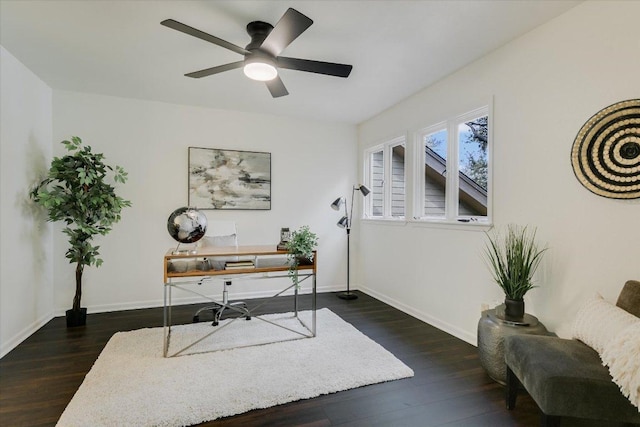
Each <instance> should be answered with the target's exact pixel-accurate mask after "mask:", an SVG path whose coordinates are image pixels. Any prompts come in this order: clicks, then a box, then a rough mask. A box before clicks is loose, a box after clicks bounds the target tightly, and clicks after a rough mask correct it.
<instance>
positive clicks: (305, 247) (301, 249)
mask: <svg viewBox="0 0 640 427" xmlns="http://www.w3.org/2000/svg"><path fill="white" fill-rule="evenodd" d="M317 246H318V236H316V234H315V233H313V232H312V231H311V230H310V229H309V226H308V225H304V226H302V227H300V229H298V230H294V231H293V233H291V238H290V239H289V241H288V242H287V244H286V248H287V251H288V252H289V253H288V254H287V258H288V260H289V277H290V278H291V280H292V281H293V283H294V284H295V285H296V286H298V266H299V265H304V264H305V263H310V262H312V261H313V255H314V253H313V251H314V250H315V249H316V247H317Z"/></svg>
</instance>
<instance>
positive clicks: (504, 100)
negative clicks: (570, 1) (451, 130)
mask: <svg viewBox="0 0 640 427" xmlns="http://www.w3.org/2000/svg"><path fill="white" fill-rule="evenodd" d="M638 16H640V2H624V1H623V2H611V1H607V2H595V1H590V2H585V3H583V4H581V5H579V6H578V7H576V8H574V9H572V10H570V11H569V12H567V13H566V14H564V15H562V16H560V17H558V18H556V19H555V20H553V21H551V22H549V23H547V24H545V25H543V26H541V27H539V28H537V29H536V30H534V31H532V32H530V33H528V34H526V35H524V36H523V37H521V38H519V39H517V40H515V41H513V42H511V43H509V44H508V45H506V46H504V47H502V48H501V49H498V50H497V51H495V52H493V53H492V54H490V55H488V56H486V57H483V58H482V59H481V60H479V61H477V62H475V63H473V64H470V65H469V66H467V67H465V68H463V69H461V70H459V71H458V72H457V73H455V74H453V75H451V76H449V77H447V78H445V79H443V80H442V81H440V82H438V83H437V84H435V85H433V86H431V87H429V88H426V89H425V90H423V91H421V92H420V93H418V94H416V95H414V96H412V97H411V98H409V99H407V100H405V101H403V102H401V103H400V104H398V105H396V106H394V107H393V108H391V109H389V110H388V111H385V112H384V113H382V114H380V115H379V116H377V117H375V118H373V119H371V120H369V121H367V122H365V123H363V124H361V126H360V127H359V145H360V163H362V151H363V150H364V149H365V148H366V147H369V146H372V145H374V144H375V143H378V142H380V140H381V139H384V138H386V137H392V136H396V135H399V134H403V133H405V132H412V131H415V130H416V129H419V128H420V127H424V126H427V125H430V124H434V123H437V122H439V121H441V120H443V119H444V118H446V117H450V116H453V115H457V114H460V113H464V112H466V111H469V110H471V109H473V108H476V107H479V106H481V105H483V104H484V103H486V102H487V100H489V99H490V98H491V97H493V100H494V115H493V124H494V127H493V137H494V163H495V169H494V174H493V179H494V196H495V197H494V204H493V206H494V213H495V214H494V224H495V225H496V226H498V227H504V226H505V225H506V224H508V223H518V224H530V225H532V226H536V227H538V235H539V239H540V241H541V242H546V243H547V244H548V246H549V247H550V250H549V252H548V253H547V255H546V256H545V259H544V262H543V265H542V267H541V271H540V272H539V273H540V274H538V282H539V284H540V288H539V289H534V290H532V291H531V292H530V293H529V294H527V296H526V297H525V301H526V304H527V311H528V312H530V313H533V314H535V315H537V316H538V317H539V318H540V320H541V321H542V322H543V323H545V325H546V326H547V327H548V328H549V329H551V330H556V329H557V328H558V327H559V326H560V325H562V324H563V323H564V322H565V320H568V319H570V318H571V316H572V315H573V314H574V313H575V310H576V305H577V304H579V302H580V300H581V299H582V298H584V297H585V296H588V295H591V294H593V293H594V292H600V293H601V294H602V295H603V296H604V297H605V298H606V299H608V300H609V301H612V302H614V301H615V299H616V298H617V295H618V292H619V291H620V288H621V286H622V285H623V283H624V281H626V280H627V279H631V278H635V279H640V229H639V228H638V220H639V219H640V201H639V200H627V201H620V200H612V199H606V198H603V197H599V196H596V195H594V194H592V193H590V192H589V191H588V190H587V189H585V188H584V187H582V185H581V184H580V183H579V182H578V181H577V179H576V178H575V177H574V174H573V171H572V167H571V162H570V152H571V146H572V144H573V140H574V138H575V136H576V134H577V132H578V130H579V129H580V127H581V126H582V125H583V124H584V122H586V121H587V120H588V119H589V118H590V117H591V116H592V115H593V114H595V113H596V112H597V111H598V110H600V109H602V108H604V107H606V106H608V105H610V104H613V103H615V102H618V101H622V100H625V99H631V98H640V79H639V76H640V54H639V53H640V25H638V22H637V17H638ZM452 54H455V52H452ZM359 235H360V236H361V238H360V245H361V248H362V249H361V253H360V258H361V259H362V260H363V267H364V269H365V273H363V274H364V276H363V282H364V288H363V289H364V290H365V291H366V292H370V293H371V294H372V295H375V296H378V297H380V298H381V299H383V300H386V301H388V302H390V303H392V304H394V305H396V306H398V307H401V308H403V309H404V310H406V311H408V312H410V313H413V314H414V315H416V316H417V317H420V318H422V319H424V320H427V321H429V322H431V323H433V324H434V325H436V326H439V327H441V328H443V329H445V330H447V331H448V332H450V333H453V334H454V335H457V336H458V337H460V338H463V339H465V340H467V341H468V342H471V343H475V341H476V326H477V321H478V318H479V315H480V307H481V304H482V303H493V302H495V301H499V300H500V299H502V298H503V295H502V293H501V291H500V290H499V288H498V286H497V285H495V284H493V283H492V281H491V276H490V273H489V271H488V269H487V268H486V266H485V264H484V263H483V261H482V259H481V252H482V249H483V246H484V242H485V236H484V234H483V233H482V232H478V231H467V230H464V231H461V230H453V229H446V228H433V227H425V226H417V225H412V224H405V225H400V226H397V225H396V226H392V225H382V224H380V223H376V222H362V223H361V233H360V234H359Z"/></svg>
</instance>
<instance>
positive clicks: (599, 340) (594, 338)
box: [573, 294, 638, 354]
mask: <svg viewBox="0 0 640 427" xmlns="http://www.w3.org/2000/svg"><path fill="white" fill-rule="evenodd" d="M637 321H638V318H637V317H636V316H634V315H633V314H631V313H628V312H626V311H625V310H623V309H621V308H620V307H616V306H615V305H613V304H611V303H610V302H607V301H605V300H604V299H603V298H602V296H600V295H597V294H596V295H595V296H593V297H591V298H590V299H588V300H587V301H586V302H585V303H584V304H583V305H582V306H581V307H580V309H579V310H578V313H577V314H576V318H575V321H574V323H573V337H574V338H576V339H579V340H580V341H582V342H583V343H585V344H587V345H588V346H589V347H591V348H592V349H594V350H595V351H597V352H598V354H602V352H603V351H604V349H605V347H606V346H607V343H608V342H609V341H610V340H611V339H612V338H613V337H615V336H617V335H618V334H619V333H620V332H621V331H622V330H623V329H625V328H627V327H629V326H631V325H632V324H633V323H635V322H637Z"/></svg>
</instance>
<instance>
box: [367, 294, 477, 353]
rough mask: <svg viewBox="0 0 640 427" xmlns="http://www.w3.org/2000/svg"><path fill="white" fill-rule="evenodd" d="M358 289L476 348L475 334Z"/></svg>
mask: <svg viewBox="0 0 640 427" xmlns="http://www.w3.org/2000/svg"><path fill="white" fill-rule="evenodd" d="M358 289H359V290H360V291H361V292H364V293H365V294H367V295H370V296H372V297H374V298H375V299H378V300H380V301H382V302H384V303H386V304H389V305H390V306H392V307H395V308H397V309H398V310H401V311H403V312H404V313H407V314H409V315H411V316H413V317H415V318H416V319H418V320H422V321H423V322H425V323H428V324H430V325H431V326H434V327H436V328H438V329H440V330H442V331H444V332H446V333H448V334H450V335H453V336H454V337H456V338H459V339H461V340H463V341H465V342H468V343H469V344H471V345H473V346H477V339H478V337H477V335H476V334H475V333H469V332H468V331H465V330H462V329H460V328H458V327H456V326H453V325H451V324H450V323H447V322H444V321H442V320H440V319H437V318H435V317H433V316H431V315H429V314H427V313H424V312H422V311H420V310H417V309H415V308H414V307H411V306H409V305H406V304H404V303H401V302H400V301H397V300H395V299H393V298H391V297H389V296H387V295H384V294H381V293H380V292H377V291H374V290H373V289H369V288H367V287H366V286H360V287H359V288H358Z"/></svg>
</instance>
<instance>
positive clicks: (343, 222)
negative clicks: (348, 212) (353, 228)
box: [337, 216, 349, 228]
mask: <svg viewBox="0 0 640 427" xmlns="http://www.w3.org/2000/svg"><path fill="white" fill-rule="evenodd" d="M337 225H338V227H340V228H347V227H349V217H347V216H343V217H342V218H340V221H338V224H337Z"/></svg>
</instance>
